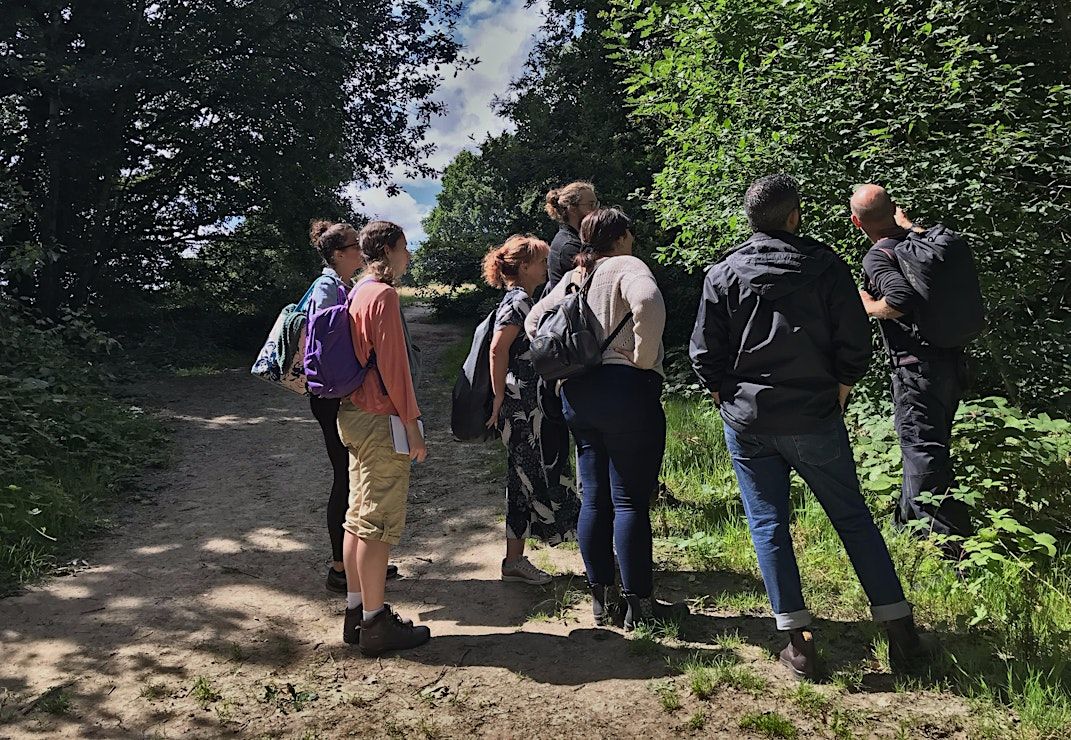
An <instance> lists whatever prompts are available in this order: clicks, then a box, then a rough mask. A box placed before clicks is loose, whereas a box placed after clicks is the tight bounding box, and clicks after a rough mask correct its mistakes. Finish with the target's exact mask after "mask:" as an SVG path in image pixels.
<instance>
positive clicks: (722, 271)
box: [689, 231, 871, 434]
mask: <svg viewBox="0 0 1071 740" xmlns="http://www.w3.org/2000/svg"><path fill="white" fill-rule="evenodd" d="M689 354H690V356H691V359H692V366H693V367H694V368H695V371H696V373H697V374H698V375H699V377H700V379H701V380H702V381H703V383H704V384H705V386H706V387H707V389H709V390H711V391H717V392H718V393H719V394H720V395H721V408H720V410H721V415H722V418H723V419H724V420H725V422H726V423H727V424H729V425H730V426H732V427H733V428H734V429H736V430H737V431H742V432H751V433H755V434H806V433H809V432H814V431H816V430H818V429H821V428H822V427H823V426H825V425H827V424H828V423H830V422H831V421H832V420H833V418H834V417H836V416H837V415H839V414H840V413H841V411H840V405H839V403H838V387H837V386H838V384H841V383H842V384H844V385H854V384H855V383H857V382H858V381H859V380H860V379H861V378H862V377H863V375H865V374H866V371H867V368H868V367H869V365H870V357H871V346H870V328H869V325H868V323H867V316H866V312H865V311H864V309H863V303H862V301H861V300H860V299H859V292H858V290H857V288H856V287H855V284H854V281H853V280H852V275H851V272H850V270H849V269H848V266H847V264H845V262H844V260H842V259H841V258H840V257H838V256H837V255H836V254H835V253H834V252H833V250H832V249H830V248H829V247H828V246H826V245H824V244H822V243H821V242H818V241H815V240H814V239H808V238H806V237H800V236H796V235H794V234H789V233H787V232H780V231H778V232H772V233H769V234H765V233H762V232H759V233H756V234H754V235H753V236H752V237H751V238H750V239H748V240H747V242H745V243H744V244H743V245H742V246H741V247H740V248H738V249H737V250H735V251H734V252H732V253H731V254H730V255H729V256H728V257H726V258H725V259H724V260H722V261H721V262H719V263H717V264H715V265H714V266H713V267H711V268H710V269H709V270H708V271H707V274H706V279H705V280H704V283H703V297H702V300H701V301H700V304H699V312H698V316H697V317H696V322H695V329H694V330H693V332H692V339H691V343H690V347H689Z"/></svg>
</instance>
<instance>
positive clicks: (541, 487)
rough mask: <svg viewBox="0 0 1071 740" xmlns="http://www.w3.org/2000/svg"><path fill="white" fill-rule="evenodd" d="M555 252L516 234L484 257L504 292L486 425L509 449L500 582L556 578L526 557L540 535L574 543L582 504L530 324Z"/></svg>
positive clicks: (486, 271)
mask: <svg viewBox="0 0 1071 740" xmlns="http://www.w3.org/2000/svg"><path fill="white" fill-rule="evenodd" d="M548 251H549V248H548V247H547V244H546V242H543V241H541V240H539V239H537V238H535V237H534V236H511V237H510V238H509V239H507V240H506V243H505V244H503V245H502V246H500V247H495V248H494V249H492V250H491V251H490V252H488V253H487V255H486V256H485V257H484V260H483V275H484V279H485V280H486V281H487V284H488V285H490V286H491V287H493V288H505V289H506V295H505V296H504V297H503V298H502V302H501V303H499V306H498V310H497V312H496V313H495V325H494V335H493V336H492V339H491V387H492V390H493V392H494V402H493V405H492V410H491V417H490V418H489V419H488V420H487V427H488V428H489V429H491V428H494V429H497V430H498V431H499V434H501V436H502V443H503V444H504V445H505V447H506V556H505V558H504V559H503V560H502V580H504V581H517V582H520V583H529V584H532V585H542V584H544V583H548V582H549V581H550V580H551V576H550V574H549V573H547V572H545V571H543V570H540V569H539V568H537V567H536V566H535V565H533V564H532V562H531V561H530V560H528V558H527V557H525V556H524V543H525V540H526V539H527V538H528V537H535V538H536V539H539V540H542V541H543V542H546V543H548V544H550V545H557V544H558V543H560V542H563V541H565V540H571V539H575V537H576V521H577V515H578V513H579V510H580V500H579V499H578V498H577V495H576V487H575V485H574V482H573V480H572V476H571V475H570V472H569V469H568V468H569V432H568V431H567V430H566V428H565V426H564V425H562V424H561V423H558V422H555V421H553V420H552V419H549V418H547V417H546V416H545V415H544V413H543V410H542V409H541V408H540V405H539V393H538V390H537V380H538V376H537V375H536V372H535V368H534V367H533V366H532V362H531V359H530V358H529V345H528V337H527V336H526V335H525V333H524V320H525V318H526V317H527V316H528V312H529V311H530V310H531V308H532V298H533V296H534V295H535V293H536V291H537V290H538V289H539V287H540V286H541V285H542V284H543V283H544V282H545V281H546V279H547V253H548Z"/></svg>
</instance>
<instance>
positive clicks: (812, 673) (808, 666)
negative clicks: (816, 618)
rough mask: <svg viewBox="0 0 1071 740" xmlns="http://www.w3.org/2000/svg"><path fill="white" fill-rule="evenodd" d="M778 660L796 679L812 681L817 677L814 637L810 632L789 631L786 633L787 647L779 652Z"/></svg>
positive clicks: (804, 630) (805, 630) (803, 630)
mask: <svg viewBox="0 0 1071 740" xmlns="http://www.w3.org/2000/svg"><path fill="white" fill-rule="evenodd" d="M780 660H781V664H782V665H783V666H785V667H787V668H788V669H789V670H791V671H792V675H793V676H795V677H796V678H798V679H807V680H809V681H813V680H814V679H815V677H816V676H817V675H818V652H817V651H816V650H815V647H814V635H813V634H812V633H811V631H810V630H808V629H798V630H791V631H790V632H789V633H788V645H787V646H785V649H784V650H782V651H781V656H780Z"/></svg>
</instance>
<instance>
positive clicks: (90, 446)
mask: <svg viewBox="0 0 1071 740" xmlns="http://www.w3.org/2000/svg"><path fill="white" fill-rule="evenodd" d="M113 349H116V345H115V343H114V341H112V340H109V339H107V338H105V337H104V336H102V335H101V334H100V333H98V332H97V331H96V330H95V329H93V328H92V327H91V326H89V325H88V324H86V323H85V322H84V321H82V320H80V319H78V318H76V317H74V316H72V315H70V314H66V315H64V317H63V318H62V319H61V320H59V321H57V322H55V323H52V322H48V321H43V320H40V319H37V318H35V317H34V316H33V315H32V314H31V313H30V312H28V311H26V310H25V309H24V308H22V307H21V306H19V305H18V304H16V303H15V302H13V301H10V300H6V299H2V300H0V356H2V357H3V358H4V367H3V371H2V373H0V406H2V407H3V408H4V426H3V428H2V429H0V593H4V592H6V591H7V590H8V589H10V588H12V587H14V586H16V585H17V584H18V583H20V582H22V581H26V580H29V579H30V578H32V577H33V576H35V575H36V574H37V573H39V572H40V571H41V570H43V569H46V568H48V567H50V566H52V565H54V564H55V558H56V556H57V555H58V554H61V553H65V552H66V553H70V552H71V548H72V544H73V543H74V542H77V540H78V538H79V536H80V535H81V534H83V533H84V532H85V531H86V530H87V529H89V528H91V527H92V526H93V524H94V523H95V522H96V520H97V517H98V516H99V515H100V514H101V512H102V511H103V508H102V505H103V504H105V503H106V502H107V501H108V500H109V498H111V496H112V495H113V494H114V493H116V492H117V491H119V490H120V487H121V486H122V485H123V484H124V483H126V482H128V481H129V479H130V478H131V477H133V476H134V475H135V474H137V473H138V472H139V471H140V470H141V469H142V468H143V467H144V466H145V465H146V464H147V463H150V462H153V461H155V460H160V459H161V454H162V451H163V450H164V449H165V448H164V445H163V440H162V438H161V434H160V430H159V429H158V427H157V425H156V424H155V422H153V421H151V420H150V419H149V418H148V417H147V416H145V415H143V413H142V411H141V409H139V408H137V407H134V406H131V405H130V404H129V403H122V402H119V401H116V400H115V399H113V398H111V397H110V396H109V395H108V394H106V393H105V392H104V391H103V390H102V386H103V385H104V384H106V383H114V381H115V379H114V378H111V377H109V376H108V375H107V373H105V372H104V371H102V370H101V369H100V368H101V361H102V360H104V359H105V358H106V355H107V353H108V352H109V351H111V350H113Z"/></svg>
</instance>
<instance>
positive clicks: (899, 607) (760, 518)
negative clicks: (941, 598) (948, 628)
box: [725, 417, 911, 630]
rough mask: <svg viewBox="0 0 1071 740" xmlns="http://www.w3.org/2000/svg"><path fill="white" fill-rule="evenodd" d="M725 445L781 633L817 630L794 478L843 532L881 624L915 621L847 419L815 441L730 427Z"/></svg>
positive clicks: (818, 432)
mask: <svg viewBox="0 0 1071 740" xmlns="http://www.w3.org/2000/svg"><path fill="white" fill-rule="evenodd" d="M725 444H726V446H727V447H728V449H729V454H730V455H732V458H733V469H734V470H735V471H736V479H737V481H739V483H740V497H741V500H742V501H743V503H744V512H745V513H746V514H747V523H748V528H749V529H750V530H751V541H752V543H754V545H755V553H756V554H757V555H758V560H759V570H760V571H762V580H763V582H764V583H765V584H766V594H767V595H768V596H769V597H770V606H771V607H773V612H774V617H775V618H776V620H777V628H778V629H780V630H792V629H801V628H803V627H806V626H807V625H809V624H810V623H811V613H810V612H809V611H808V610H807V607H806V605H805V604H804V601H803V588H802V587H801V585H800V571H799V565H798V564H797V563H796V553H795V552H794V551H793V549H792V534H791V532H790V530H789V527H790V524H791V519H792V499H791V497H790V483H789V473H791V471H793V470H795V471H796V472H797V473H799V475H800V477H801V478H803V480H804V481H805V482H806V483H807V485H808V486H809V487H810V489H811V491H812V492H813V493H814V496H815V498H817V499H818V503H819V504H821V505H822V508H823V509H824V510H825V512H826V515H827V516H828V517H829V521H830V522H832V524H833V528H834V529H835V530H837V535H838V536H839V537H840V540H841V542H842V543H844V549H845V550H846V551H847V553H848V559H849V560H851V562H852V567H853V568H854V569H855V574H856V575H857V576H858V577H859V582H860V583H861V584H862V586H863V591H865V592H866V595H867V598H868V599H869V600H870V611H871V614H873V616H874V619H875V620H877V621H879V622H888V621H891V620H894V619H900V618H901V617H906V616H908V615H909V614H911V605H910V604H908V603H907V601H906V600H905V599H904V591H903V589H902V588H901V586H900V580H899V578H897V576H896V569H895V568H894V567H893V564H892V559H891V558H890V557H889V550H888V548H887V547H886V546H885V540H884V539H882V536H881V532H880V531H878V528H877V526H876V525H875V524H874V517H873V516H872V515H871V513H870V509H869V508H867V505H866V501H865V500H864V499H863V494H862V492H861V491H860V490H859V477H858V476H857V475H856V470H855V460H854V459H853V458H852V446H851V443H850V442H849V441H848V431H847V430H846V429H845V428H844V421H843V420H841V419H840V417H837V418H836V419H834V420H833V421H832V422H831V423H830V424H828V425H827V426H826V427H825V428H823V429H815V430H814V431H813V433H810V434H749V433H747V432H738V431H736V430H735V429H733V428H732V427H731V426H729V425H728V424H726V425H725Z"/></svg>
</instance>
